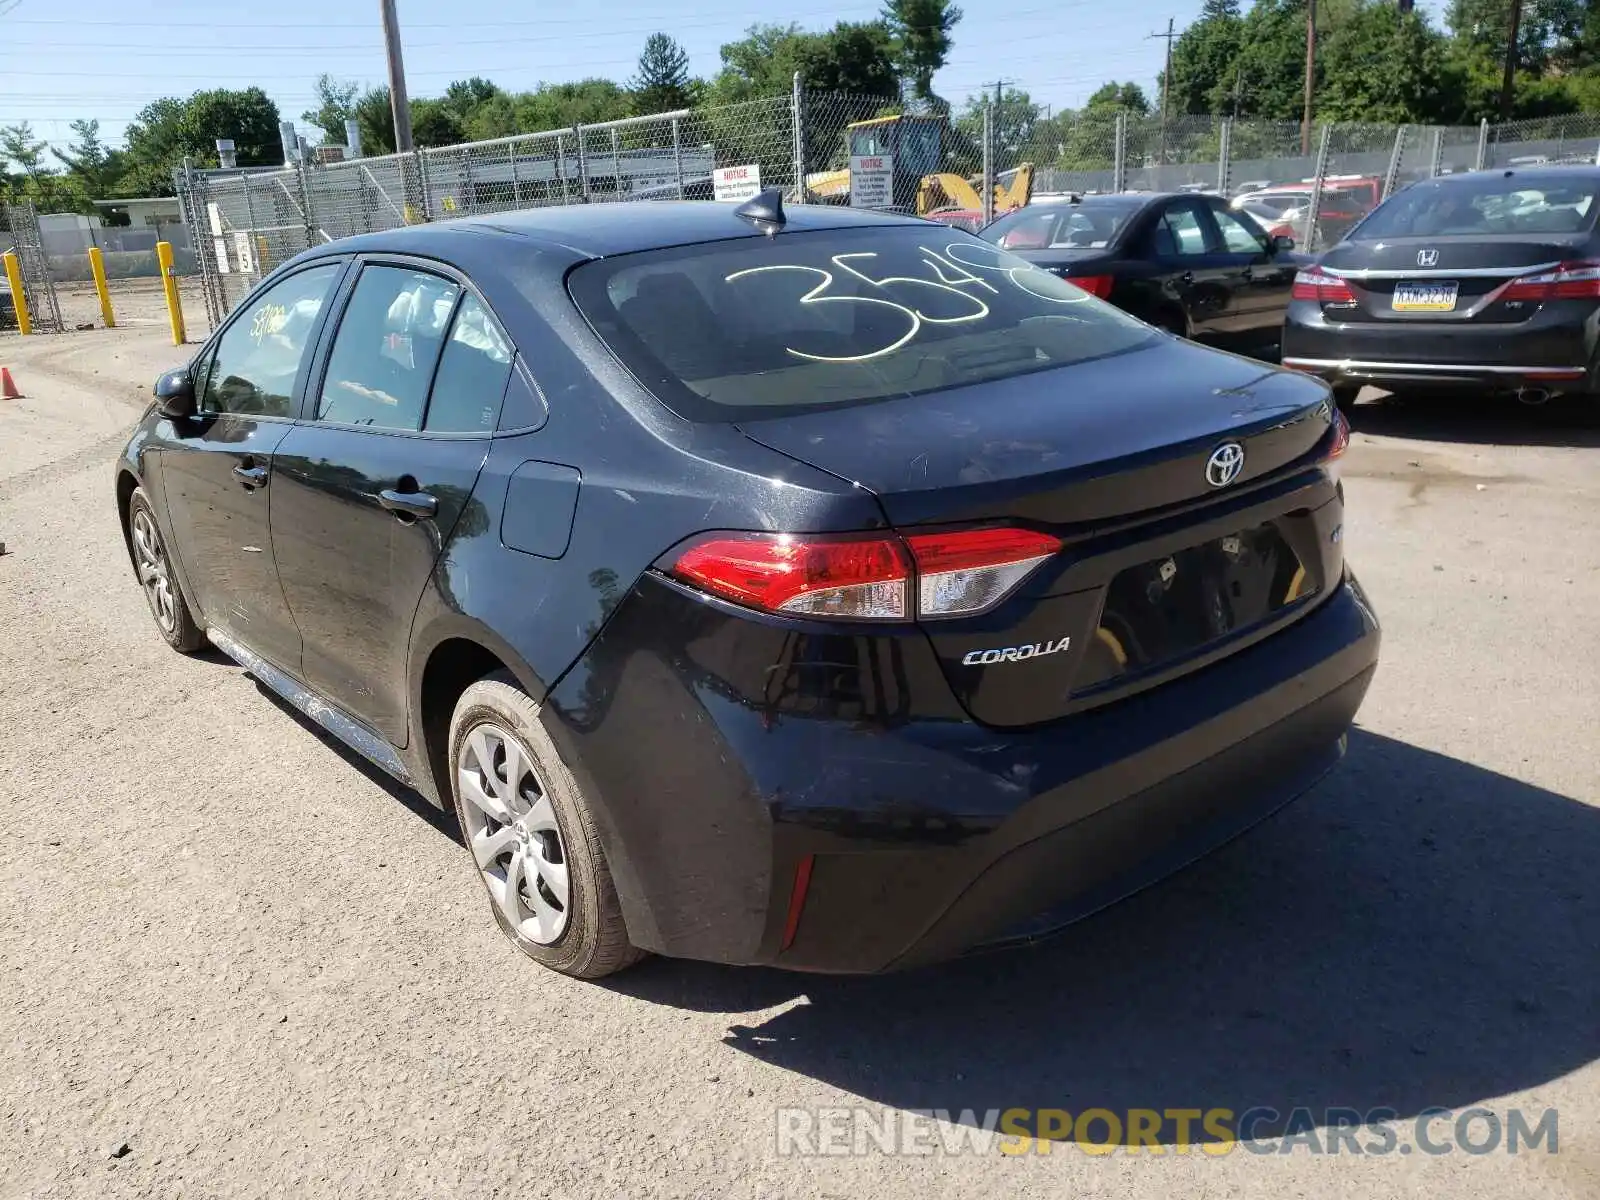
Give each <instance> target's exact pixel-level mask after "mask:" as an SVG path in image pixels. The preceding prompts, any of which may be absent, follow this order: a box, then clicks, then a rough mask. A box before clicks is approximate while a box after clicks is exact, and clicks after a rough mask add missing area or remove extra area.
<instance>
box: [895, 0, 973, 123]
mask: <svg viewBox="0 0 1600 1200" xmlns="http://www.w3.org/2000/svg"><path fill="white" fill-rule="evenodd" d="M960 20H961V10H960V9H959V8H957V7H956V6H955V5H954V4H952V3H951V2H950V0H885V3H884V6H883V17H882V21H883V24H884V25H885V26H887V28H888V30H889V35H890V37H891V38H892V39H893V45H894V58H895V65H896V66H897V67H898V68H899V70H900V75H901V77H902V78H903V79H904V80H905V81H906V82H907V83H908V84H910V91H911V94H912V95H914V96H916V97H917V98H918V99H919V100H931V99H933V98H934V96H933V73H934V72H935V71H937V70H938V69H939V68H940V67H942V66H944V64H945V61H946V60H947V59H948V58H949V57H950V44H951V38H950V31H951V30H953V29H954V28H955V27H956V24H957V23H958V22H959V21H960Z"/></svg>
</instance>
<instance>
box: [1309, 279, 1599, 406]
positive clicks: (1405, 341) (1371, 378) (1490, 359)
mask: <svg viewBox="0 0 1600 1200" xmlns="http://www.w3.org/2000/svg"><path fill="white" fill-rule="evenodd" d="M1592 309H1593V306H1592V305H1590V304H1585V303H1570V302H1569V303H1558V304H1551V305H1547V306H1545V307H1544V308H1543V309H1542V310H1541V311H1539V312H1537V313H1535V314H1534V315H1533V316H1532V317H1530V318H1529V319H1528V320H1527V321H1524V322H1521V323H1519V324H1516V325H1468V324H1445V323H1442V322H1433V321H1411V320H1407V321H1392V322H1387V321H1386V322H1377V321H1347V322H1339V321H1335V320H1330V319H1329V318H1328V317H1327V316H1325V315H1324V312H1323V309H1322V307H1321V306H1320V305H1318V304H1314V303H1311V302H1309V301H1295V302H1294V303H1293V304H1291V305H1290V306H1289V312H1288V316H1287V319H1286V321H1285V324H1284V330H1283V365H1284V366H1285V367H1288V368H1290V369H1292V370H1297V371H1306V372H1309V373H1311V374H1315V375H1320V376H1321V377H1322V378H1324V379H1326V380H1328V381H1329V382H1330V383H1332V384H1335V385H1338V384H1341V383H1348V384H1366V383H1372V384H1377V385H1379V386H1404V387H1464V388H1471V389H1474V390H1483V391H1515V390H1517V389H1519V388H1532V387H1539V388H1548V389H1551V390H1555V391H1563V390H1571V391H1585V390H1590V388H1591V386H1592V383H1593V372H1594V362H1595V346H1596V312H1595V311H1592Z"/></svg>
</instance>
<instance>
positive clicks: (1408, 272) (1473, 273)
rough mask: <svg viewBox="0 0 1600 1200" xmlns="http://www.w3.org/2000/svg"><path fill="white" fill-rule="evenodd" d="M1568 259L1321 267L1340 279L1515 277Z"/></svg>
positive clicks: (1547, 268)
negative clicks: (1470, 264) (1519, 263)
mask: <svg viewBox="0 0 1600 1200" xmlns="http://www.w3.org/2000/svg"><path fill="white" fill-rule="evenodd" d="M1567 261H1569V260H1567V259H1562V258H1558V259H1556V260H1555V261H1554V262H1546V263H1528V264H1527V265H1526V266H1521V267H1462V268H1460V269H1459V270H1455V271H1451V270H1443V271H1441V270H1438V269H1437V268H1432V267H1430V268H1428V269H1427V270H1423V269H1421V268H1417V267H1413V268H1409V269H1397V270H1382V269H1377V268H1372V267H1361V268H1345V269H1342V268H1339V267H1330V266H1327V265H1326V264H1323V265H1322V267H1321V270H1322V271H1323V273H1325V274H1328V275H1333V276H1336V277H1337V278H1339V279H1355V280H1362V279H1426V278H1434V279H1496V278H1514V277H1515V276H1518V275H1532V274H1534V273H1536V272H1539V271H1548V270H1551V269H1552V268H1554V267H1559V266H1560V265H1561V264H1562V263H1563V262H1567Z"/></svg>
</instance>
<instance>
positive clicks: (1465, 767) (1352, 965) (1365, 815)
mask: <svg viewBox="0 0 1600 1200" xmlns="http://www.w3.org/2000/svg"><path fill="white" fill-rule="evenodd" d="M1597 861H1600V810H1597V809H1596V808H1593V807H1589V806H1588V805H1585V804H1581V803H1578V802H1577V801H1575V800H1571V799H1568V798H1566V797H1564V796H1561V795H1557V794H1555V793H1552V792H1549V791H1544V790H1542V789H1540V788H1537V787H1532V786H1530V785H1528V784H1525V783H1521V782H1518V781H1517V780H1515V779H1511V778H1508V777H1507V776H1504V775H1499V774H1496V773H1494V772H1492V771H1487V770H1483V769H1482V768H1479V767H1475V766H1472V765H1471V764H1469V763H1465V762H1461V761H1459V760H1456V759H1453V758H1448V757H1445V756H1443V755H1439V754H1433V753H1430V752H1428V751H1425V750H1420V749H1417V748H1416V747H1413V746H1409V745H1406V744H1404V743H1401V742H1397V741H1393V740H1390V739H1388V738H1385V737H1381V736H1378V735H1375V734H1371V733H1366V732H1361V731H1357V732H1355V733H1353V734H1352V737H1351V749H1350V755H1349V757H1348V758H1347V759H1346V761H1345V763H1344V764H1343V765H1342V766H1341V767H1340V768H1339V769H1338V770H1337V771H1336V772H1335V773H1334V774H1333V775H1332V776H1331V777H1330V778H1329V779H1327V780H1326V781H1324V782H1323V783H1322V784H1321V785H1320V786H1319V787H1318V788H1317V789H1315V790H1314V791H1313V792H1312V793H1311V794H1310V795H1308V796H1306V797H1304V798H1302V799H1301V800H1300V801H1299V802H1298V803H1296V804H1294V805H1291V806H1290V807H1289V808H1287V809H1285V810H1283V811H1282V812H1281V813H1279V814H1278V815H1276V816H1275V817H1273V818H1272V819H1270V820H1269V821H1267V822H1266V823H1264V824H1263V825H1261V826H1259V827H1258V828H1257V829H1255V830H1253V831H1251V832H1250V833H1248V834H1246V835H1245V836H1244V837H1243V838H1241V839H1239V840H1238V841H1236V842H1234V843H1233V844H1231V845H1230V846H1228V847H1226V848H1225V849H1223V850H1222V851H1221V852H1219V853H1217V854H1215V855H1213V856H1212V857H1210V858H1208V859H1206V860H1204V861H1202V862H1201V863H1199V864H1197V865H1196V866H1194V867H1192V868H1190V869H1189V870H1187V871H1185V872H1183V873H1181V874H1180V875H1178V876H1176V877H1174V878H1173V879H1170V880H1168V881H1166V882H1165V883H1163V884H1161V885H1158V886H1157V887H1154V888H1152V889H1150V890H1148V891H1146V892H1144V893H1142V894H1141V895H1138V896H1135V897H1133V898H1132V899H1130V900H1127V901H1125V902H1123V903H1121V904H1119V905H1117V906H1115V907H1114V908H1111V909H1109V910H1106V911H1104V912H1102V913H1100V914H1099V915H1097V916H1094V917H1091V918H1090V919H1088V920H1086V921H1083V922H1081V923H1079V924H1078V925H1076V926H1074V927H1072V928H1070V929H1069V930H1067V931H1065V932H1064V933H1063V934H1061V935H1060V936H1058V937H1057V938H1056V939H1054V940H1052V941H1050V942H1048V943H1045V944H1044V945H1042V946H1037V947H1034V948H1032V949H1028V950H1020V951H1014V952H1009V953H999V954H988V955H983V956H981V957H977V958H972V959H967V960H964V961H961V962H957V963H953V964H948V965H945V966H943V967H932V968H927V969H923V970H919V971H916V972H912V973H907V974H902V975H891V976H884V977H879V978H868V979H835V978H826V977H803V976H793V975H786V974H784V973H781V972H776V971H770V970H763V971H754V970H744V971H741V970H736V969H730V968H717V967H711V966H706V965H701V964H691V963H673V962H665V961H656V962H650V963H646V964H643V965H641V966H640V967H638V968H636V969H635V970H633V971H630V972H628V973H626V974H624V975H621V976H618V977H617V979H616V980H615V981H613V982H612V986H613V987H614V988H615V989H616V990H618V991H621V992H625V993H628V994H631V995H634V996H637V997H640V998H643V999H647V1000H650V1001H653V1002H656V1003H659V1004H663V1005H672V1006H682V1007H687V1008H690V1009H696V1010H700V1011H708V1012H728V1013H745V1012H750V1011H752V1010H755V1009H760V1008H766V1007H773V1006H778V1005H782V1004H786V1003H789V1002H792V1001H794V1000H796V999H797V998H800V997H804V998H805V1000H806V1002H804V1003H795V1004H790V1006H789V1007H787V1008H785V1009H784V1011H782V1012H781V1013H779V1014H778V1015H776V1016H773V1017H772V1018H771V1019H769V1020H766V1021H764V1022H763V1023H761V1024H759V1025H749V1026H747V1025H733V1026H732V1027H731V1028H730V1029H729V1031H728V1033H727V1035H726V1038H725V1042H726V1044H728V1045H729V1046H732V1047H734V1048H736V1049H738V1050H741V1051H743V1052H744V1053H746V1054H749V1055H751V1056H752V1057H754V1058H758V1059H760V1060H762V1061H763V1062H767V1063H771V1064H773V1065H776V1066H779V1067H783V1068H786V1069H788V1070H791V1071H795V1072H797V1073H799V1074H802V1075H806V1076H810V1077H812V1078H814V1079H818V1080H821V1081H824V1082H826V1083H829V1084H831V1085H834V1086H835V1087H838V1088H840V1089H842V1090H844V1091H845V1092H848V1093H853V1094H854V1095H856V1096H859V1097H861V1098H863V1099H864V1100H867V1101H871V1102H875V1103H881V1104H886V1105H893V1106H897V1107H900V1108H907V1109H933V1110H939V1109H944V1110H948V1111H950V1112H952V1113H959V1112H960V1110H962V1109H971V1110H974V1111H975V1112H977V1113H979V1114H982V1113H983V1112H984V1111H985V1110H990V1109H1001V1110H1004V1109H1007V1108H1014V1107H1022V1108H1032V1109H1039V1108H1061V1109H1067V1110H1069V1111H1071V1112H1081V1111H1082V1110H1084V1109H1085V1108H1089V1107H1098V1108H1105V1109H1109V1110H1111V1111H1112V1112H1122V1113H1126V1112H1127V1110H1129V1109H1135V1108H1138V1109H1156V1110H1161V1111H1165V1110H1167V1109H1173V1108H1198V1109H1211V1108H1216V1107H1222V1108H1229V1109H1232V1110H1233V1111H1234V1112H1235V1113H1239V1112H1243V1111H1244V1110H1246V1109H1250V1108H1252V1107H1256V1106H1263V1105H1265V1106H1271V1107H1272V1108H1274V1109H1276V1110H1277V1111H1278V1112H1280V1113H1284V1114H1287V1113H1288V1112H1289V1111H1290V1110H1291V1109H1293V1108H1295V1107H1297V1106H1306V1107H1309V1108H1310V1109H1311V1110H1312V1112H1313V1113H1314V1114H1318V1116H1317V1119H1318V1121H1319V1122H1320V1121H1321V1119H1322V1118H1321V1116H1320V1114H1322V1113H1323V1112H1324V1110H1326V1109H1328V1108H1350V1109H1356V1110H1358V1111H1359V1112H1362V1113H1366V1112H1369V1111H1370V1110H1372V1109H1374V1108H1388V1109H1393V1110H1395V1111H1396V1113H1397V1114H1398V1115H1399V1116H1401V1117H1406V1116H1412V1115H1415V1114H1416V1113H1417V1112H1418V1111H1419V1110H1421V1109H1423V1108H1425V1107H1428V1106H1433V1105H1439V1106H1444V1107H1447V1108H1460V1107H1463V1106H1466V1105H1469V1104H1471V1103H1473V1102H1478V1101H1482V1100H1484V1099H1486V1098H1488V1097H1494V1096H1499V1095H1502V1094H1504V1093H1506V1092H1510V1091H1515V1090H1519V1089H1526V1088H1531V1087H1536V1086H1537V1085H1539V1084H1542V1083H1545V1082H1547V1081H1550V1080H1553V1079H1556V1078H1557V1077H1559V1076H1562V1075H1564V1074H1566V1073H1568V1072H1570V1071H1573V1070H1575V1069H1577V1068H1579V1067H1582V1066H1584V1065H1585V1064H1587V1063H1589V1062H1591V1061H1593V1060H1594V1059H1596V1058H1597V1057H1600V1021H1597V1020H1596V1010H1595V1000H1594V997H1595V996H1596V995H1597V994H1600V954H1597V953H1596V936H1597V935H1596V932H1595V931H1596V930H1597V929H1600V881H1597V877H1596V872H1595V863H1596V862H1597ZM1533 1116H1534V1118H1536V1117H1537V1114H1533ZM1099 1128H1100V1129H1101V1130H1103V1128H1104V1127H1103V1126H1102V1127H1099ZM1196 1132H1198V1129H1197V1131H1196ZM1271 1132H1272V1129H1271V1127H1270V1125H1269V1124H1267V1123H1263V1124H1262V1125H1261V1126H1260V1127H1259V1129H1258V1130H1257V1134H1258V1136H1264V1135H1267V1134H1269V1133H1271ZM1094 1136H1097V1137H1104V1136H1105V1134H1104V1133H1103V1132H1097V1133H1096V1134H1095V1135H1094Z"/></svg>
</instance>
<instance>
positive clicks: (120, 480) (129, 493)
mask: <svg viewBox="0 0 1600 1200" xmlns="http://www.w3.org/2000/svg"><path fill="white" fill-rule="evenodd" d="M140 486H141V485H140V482H139V477H138V476H137V475H135V474H134V473H133V468H132V467H130V466H128V464H127V463H119V464H118V465H117V520H118V521H120V522H121V523H122V546H123V549H125V550H126V551H127V552H128V562H129V563H130V564H132V563H133V561H134V560H133V520H132V517H131V515H130V513H129V509H130V508H131V507H132V502H133V493H134V490H135V489H136V488H138V487H140ZM135 570H136V571H137V568H135Z"/></svg>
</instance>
